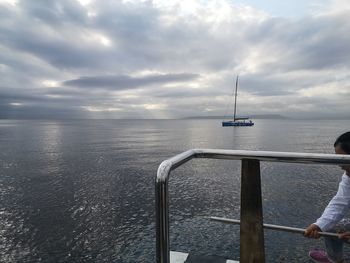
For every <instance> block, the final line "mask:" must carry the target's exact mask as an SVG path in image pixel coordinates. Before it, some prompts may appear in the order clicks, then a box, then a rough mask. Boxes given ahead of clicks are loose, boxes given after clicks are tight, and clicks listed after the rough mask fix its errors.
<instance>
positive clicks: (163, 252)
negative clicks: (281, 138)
mask: <svg viewBox="0 0 350 263" xmlns="http://www.w3.org/2000/svg"><path fill="white" fill-rule="evenodd" d="M193 158H210V159H227V160H243V159H249V160H259V161H268V162H287V163H306V164H330V165H350V155H340V154H316V153H296V152H273V151H245V150H223V149H191V150H188V151H186V152H183V153H181V154H178V155H176V156H174V157H172V158H170V159H168V160H165V161H163V162H162V163H161V164H160V166H159V168H158V171H157V177H156V180H155V184H156V231H157V237H156V242H157V248H156V250H157V255H156V257H157V263H169V262H170V240H169V208H168V207H169V204H168V203H169V202H168V181H169V176H170V172H171V171H172V170H174V169H176V168H177V167H179V166H181V165H182V164H184V163H186V162H188V161H189V160H191V159H193Z"/></svg>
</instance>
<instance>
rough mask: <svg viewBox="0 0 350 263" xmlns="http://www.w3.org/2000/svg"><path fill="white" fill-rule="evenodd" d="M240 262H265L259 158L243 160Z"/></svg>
mask: <svg viewBox="0 0 350 263" xmlns="http://www.w3.org/2000/svg"><path fill="white" fill-rule="evenodd" d="M240 244H241V245H240V262H241V263H265V248H264V230H263V214H262V198H261V180H260V162H259V160H249V159H243V160H242V177H241V228H240Z"/></svg>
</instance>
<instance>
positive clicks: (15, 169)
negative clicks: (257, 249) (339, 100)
mask: <svg viewBox="0 0 350 263" xmlns="http://www.w3.org/2000/svg"><path fill="white" fill-rule="evenodd" d="M254 122H255V125H254V126H253V127H221V120H200V119H187V120H0V262H10V263H11V262H55V263H56V262H121V263H129V262H130V263H133V262H155V236H156V231H155V200H154V199H155V187H154V186H155V184H154V180H155V177H156V173H157V168H158V166H159V165H160V163H161V162H162V161H164V160H166V159H168V158H170V157H172V156H175V155H177V154H179V153H182V152H184V151H186V150H189V149H192V148H216V149H235V150H262V151H282V152H304V153H333V152H334V149H333V143H334V141H335V139H336V137H337V136H339V135H340V134H341V133H343V132H346V131H349V130H350V121H345V120H290V119H288V120H284V119H283V120H276V119H275V120H269V119H265V120H263V119H260V120H254ZM240 169H241V163H240V161H232V160H211V159H194V160H191V161H190V162H188V163H186V164H184V165H183V166H181V167H179V168H177V169H176V170H174V171H173V172H172V173H171V176H170V181H169V191H170V196H169V198H170V241H171V250H175V251H182V252H192V253H197V254H203V255H217V256H222V257H225V258H229V259H236V260H237V259H239V226H237V225H227V224H222V223H219V222H212V221H209V220H208V219H207V218H206V217H208V216H218V217H227V218H233V219H239V215H240ZM342 173H343V172H342V171H341V169H340V168H339V167H337V166H334V165H311V164H290V163H272V162H262V163H261V180H262V195H263V196H262V199H263V215H264V222H265V223H268V224H276V225H282V226H291V227H300V228H305V227H307V226H308V225H309V224H311V223H313V222H314V221H315V220H316V219H317V218H318V217H319V216H320V215H321V213H322V211H323V209H324V207H325V206H326V205H327V203H328V202H329V200H330V199H331V198H332V196H333V195H334V194H335V192H336V190H337V186H338V184H339V181H340V179H341V175H342ZM312 248H323V240H322V238H321V239H319V240H315V239H308V238H305V237H303V236H302V235H301V234H294V233H286V232H279V231H274V230H265V252H266V258H267V260H266V261H267V262H309V259H308V256H307V253H308V251H309V249H312ZM345 250H346V253H348V255H349V256H350V251H349V249H348V247H346V248H345Z"/></svg>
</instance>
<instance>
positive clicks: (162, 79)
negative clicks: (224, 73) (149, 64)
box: [63, 73, 199, 90]
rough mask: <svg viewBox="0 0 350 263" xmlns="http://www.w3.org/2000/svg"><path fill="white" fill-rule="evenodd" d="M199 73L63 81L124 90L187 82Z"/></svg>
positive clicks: (75, 84) (97, 77) (85, 85)
mask: <svg viewBox="0 0 350 263" xmlns="http://www.w3.org/2000/svg"><path fill="white" fill-rule="evenodd" d="M198 77H199V75H198V74H189V73H182V74H163V75H148V76H144V77H131V76H127V75H120V76H94V77H80V78H79V79H73V80H67V81H65V82H63V85H65V86H74V87H82V88H91V87H93V88H108V89H114V90H124V89H133V88H140V87H141V88H142V87H145V86H149V85H155V84H158V85H159V84H168V83H174V82H175V83H177V82H186V81H190V80H195V79H196V78H198Z"/></svg>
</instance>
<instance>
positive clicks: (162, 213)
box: [155, 178, 170, 263]
mask: <svg viewBox="0 0 350 263" xmlns="http://www.w3.org/2000/svg"><path fill="white" fill-rule="evenodd" d="M162 179H164V178H162ZM168 204H169V200H168V180H167V179H165V180H160V179H158V178H157V180H156V203H155V205H156V262H157V263H170V239H169V206H168Z"/></svg>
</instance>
